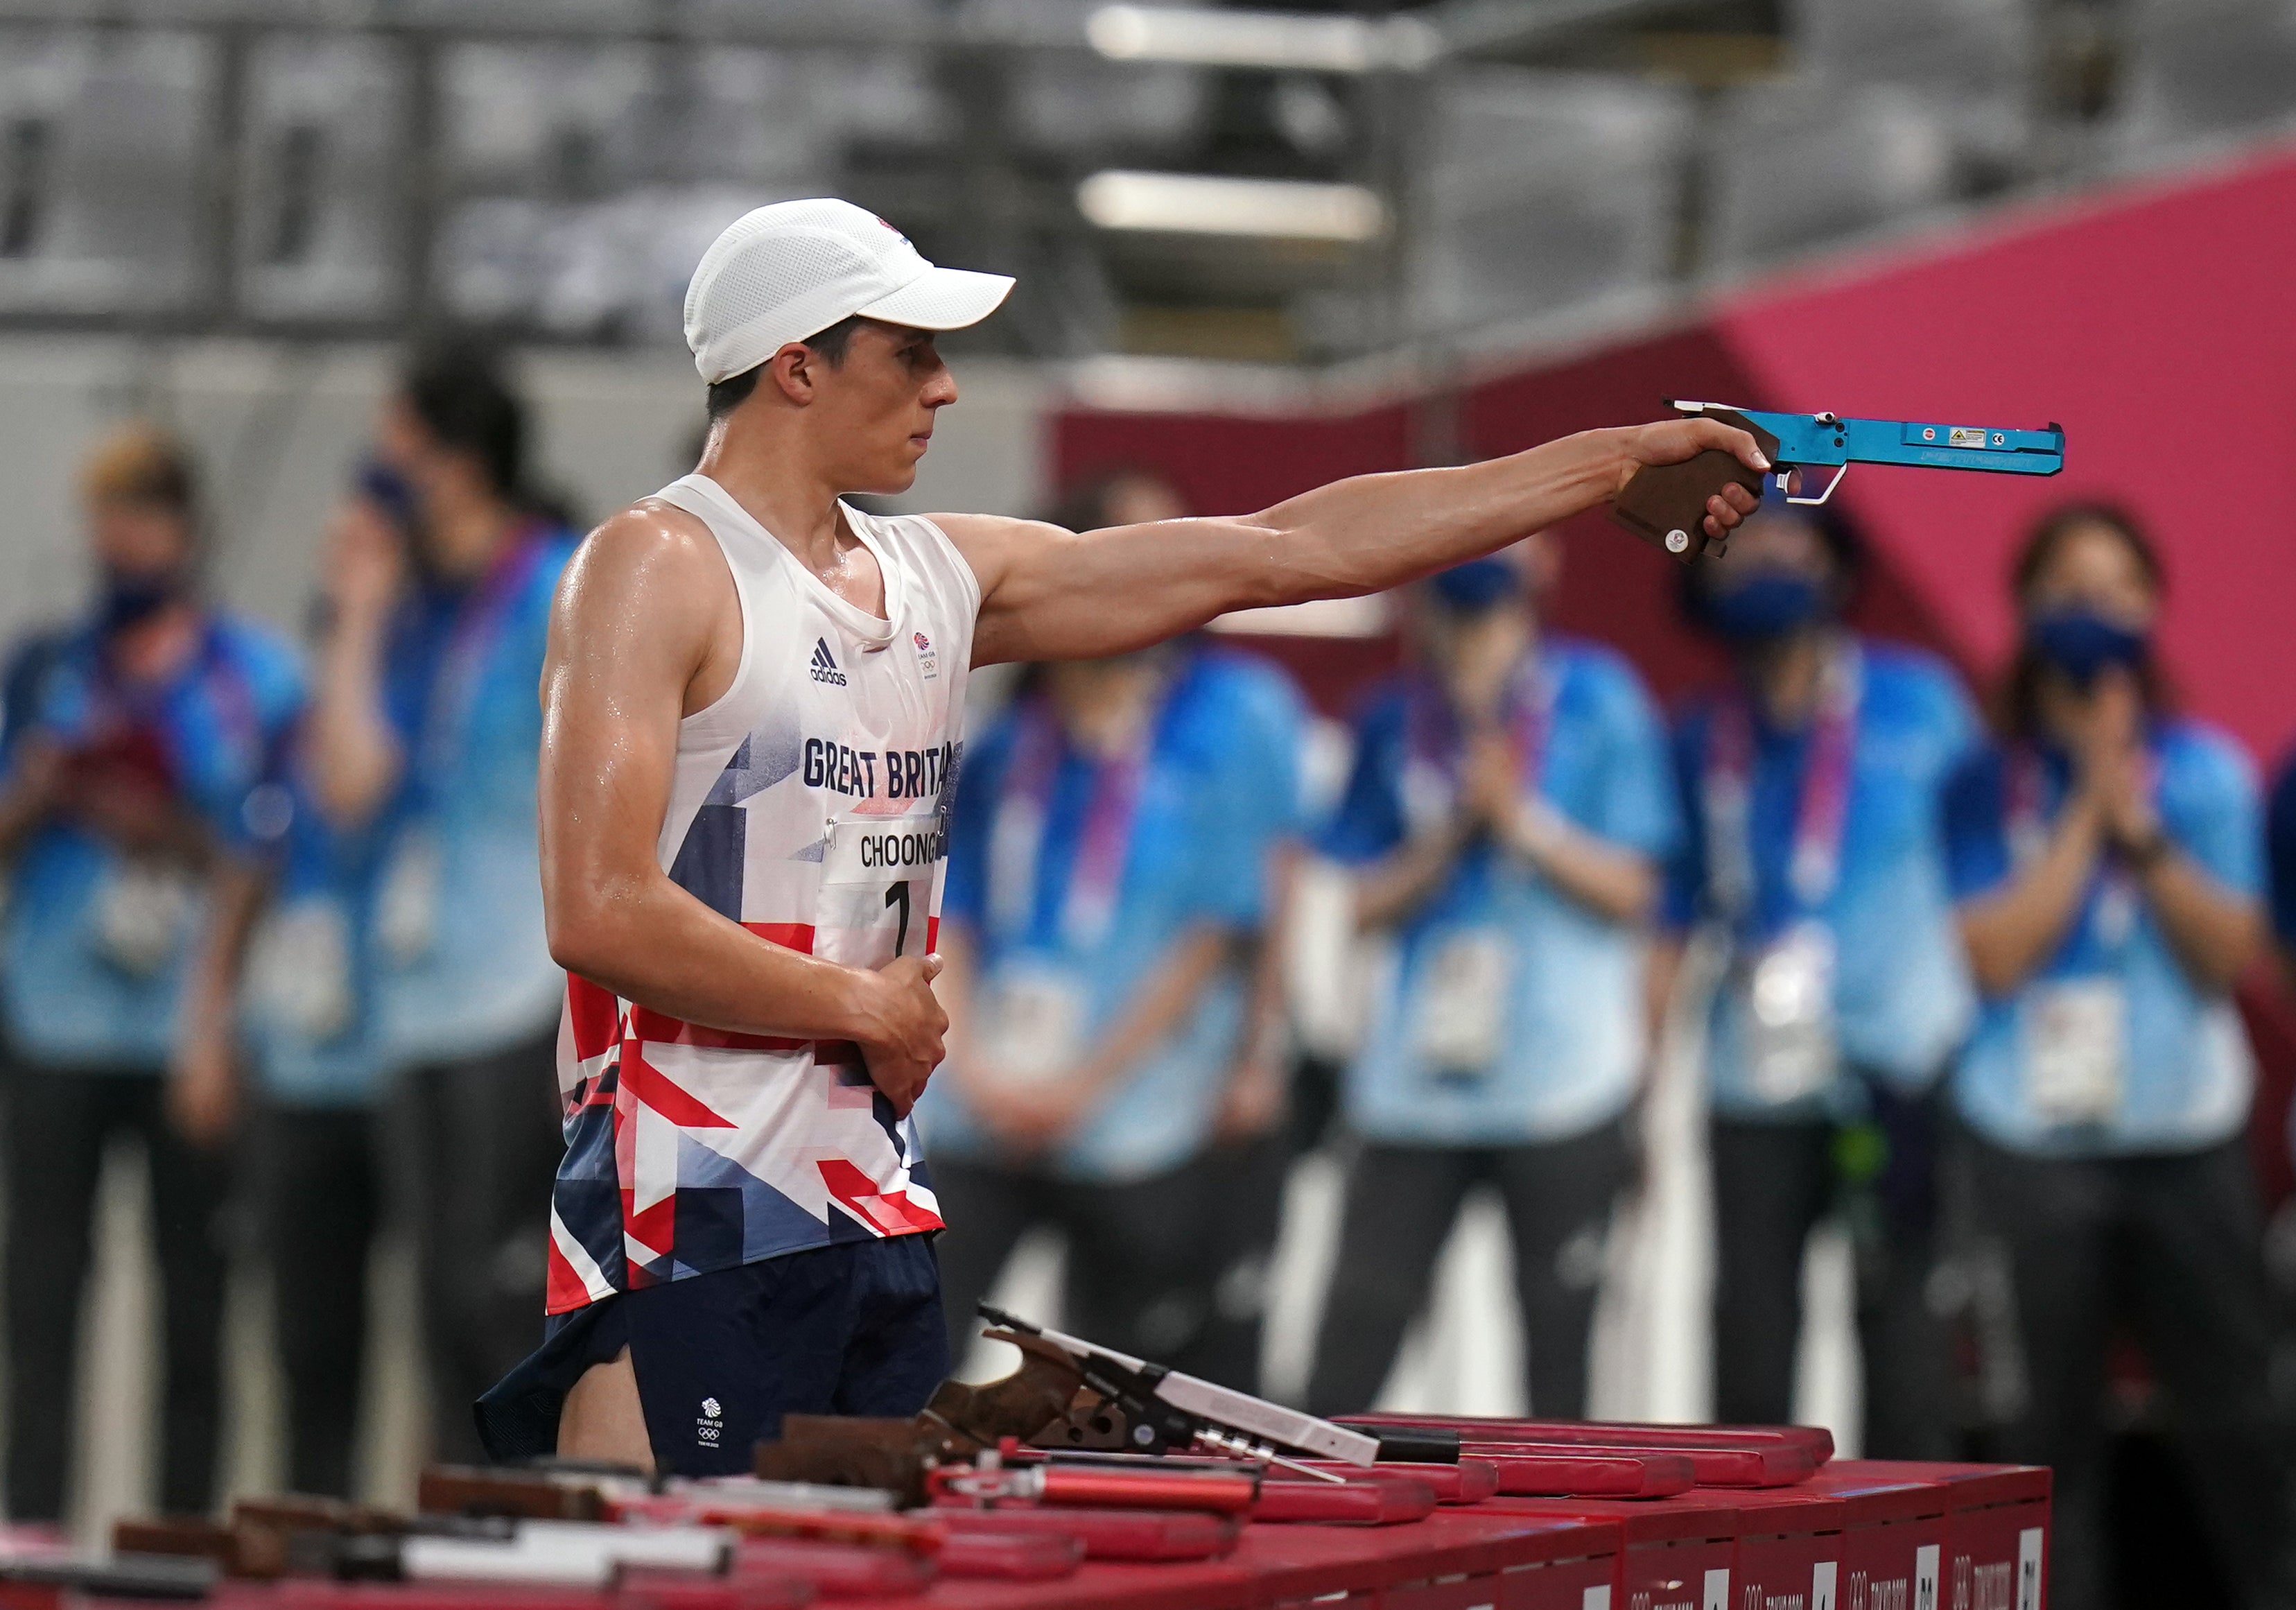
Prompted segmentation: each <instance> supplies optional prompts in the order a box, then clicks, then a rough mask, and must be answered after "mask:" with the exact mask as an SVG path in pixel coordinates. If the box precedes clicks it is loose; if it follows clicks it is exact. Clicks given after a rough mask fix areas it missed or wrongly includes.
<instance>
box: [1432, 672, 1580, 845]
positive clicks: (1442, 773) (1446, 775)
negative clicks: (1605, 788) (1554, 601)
mask: <svg viewBox="0 0 2296 1610" xmlns="http://www.w3.org/2000/svg"><path fill="white" fill-rule="evenodd" d="M1554 681H1555V678H1554V676H1553V675H1552V674H1551V673H1550V671H1549V670H1548V668H1547V667H1546V666H1544V665H1542V664H1541V663H1540V662H1539V658H1538V655H1537V654H1535V653H1532V654H1526V655H1524V656H1523V658H1522V660H1521V662H1520V663H1519V664H1518V665H1517V666H1516V667H1515V669H1514V670H1513V673H1512V674H1511V675H1510V676H1509V677H1508V678H1507V686H1506V690H1505V694H1502V695H1501V699H1500V704H1499V720H1500V725H1501V726H1502V727H1504V728H1505V731H1506V733H1507V735H1508V737H1509V739H1510V740H1511V741H1512V743H1513V747H1514V752H1515V769H1516V774H1517V775H1518V776H1521V779H1522V789H1523V793H1524V795H1525V796H1526V797H1529V796H1534V795H1536V794H1537V793H1538V790H1539V785H1540V784H1541V782H1542V781H1543V780H1544V776H1545V772H1546V752H1547V747H1548V744H1549V743H1550V742H1551V740H1552V738H1553V735H1554ZM1404 733H1405V746H1406V751H1407V755H1408V759H1407V760H1406V766H1407V768H1408V769H1409V771H1410V772H1411V773H1412V774H1415V777H1416V778H1419V779H1424V780H1425V781H1424V783H1423V784H1422V786H1431V788H1432V790H1433V791H1434V792H1435V793H1436V794H1437V796H1438V798H1439V801H1440V804H1441V809H1443V811H1444V812H1445V813H1448V811H1449V810H1450V809H1451V806H1452V803H1453V801H1456V799H1457V797H1458V792H1459V768H1460V766H1461V765H1462V764H1463V763H1464V760H1465V759H1466V747H1467V746H1466V734H1465V731H1464V728H1463V727H1461V726H1460V724H1459V718H1458V715H1457V713H1456V711H1453V710H1452V708H1451V702H1450V701H1449V700H1448V699H1447V698H1445V697H1444V695H1443V690H1442V687H1441V686H1440V685H1439V683H1437V682H1436V680H1435V679H1434V678H1431V677H1419V678H1414V680H1413V684H1412V686H1411V691H1410V693H1409V694H1408V696H1407V699H1406V703H1405V706H1404ZM1412 792H1413V790H1412V785H1411V784H1410V783H1406V799H1408V797H1409V795H1410V793H1412Z"/></svg>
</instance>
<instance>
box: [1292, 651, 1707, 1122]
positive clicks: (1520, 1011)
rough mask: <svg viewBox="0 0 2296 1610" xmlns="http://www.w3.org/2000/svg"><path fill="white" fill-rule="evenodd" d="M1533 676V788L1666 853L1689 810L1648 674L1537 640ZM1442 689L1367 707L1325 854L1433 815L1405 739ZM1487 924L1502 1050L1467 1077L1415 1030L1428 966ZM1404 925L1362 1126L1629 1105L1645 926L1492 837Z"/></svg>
mask: <svg viewBox="0 0 2296 1610" xmlns="http://www.w3.org/2000/svg"><path fill="white" fill-rule="evenodd" d="M1538 677H1539V678H1540V680H1541V682H1542V683H1543V685H1544V686H1545V687H1546V689H1547V690H1549V694H1548V696H1549V697H1550V698H1551V701H1552V702H1551V711H1552V713H1551V716H1550V717H1549V718H1548V719H1547V721H1546V733H1547V736H1546V743H1545V745H1544V751H1545V752H1544V755H1543V756H1542V757H1541V758H1540V759H1539V760H1538V797H1539V798H1540V799H1541V800H1543V801H1545V802H1546V805H1547V807H1548V808H1550V809H1553V810H1554V812H1556V813H1557V814H1558V815H1560V816H1561V817H1563V818H1564V819H1565V820H1567V821H1569V822H1570V823H1571V824H1572V825H1573V826H1577V827H1579V828H1580V829H1582V830H1583V831H1585V832H1587V833H1588V834H1592V835H1594V836H1595V837H1596V838H1599V839H1602V840H1603V841H1605V842H1608V843H1610V844H1612V845H1614V846H1617V847H1619V848H1621V849H1625V850H1633V851H1635V852H1636V853H1638V854H1641V855H1644V856H1647V857H1650V858H1652V859H1659V858H1663V857H1665V856H1666V855H1667V854H1668V853H1669V851H1670V850H1672V849H1673V847H1674V843H1675V840H1676V838H1677V835H1678V834H1679V831H1680V824H1679V817H1678V815H1677V810H1676V807H1675V800H1674V788H1673V782H1672V779H1671V777H1670V776H1669V772H1668V768H1667V754H1666V735H1665V730H1664V728H1663V727H1661V724H1660V721H1659V719H1658V715H1657V712H1656V711H1655V710H1654V709H1653V708H1652V704H1651V701H1650V697H1649V694H1647V693H1645V692H1644V688H1643V685H1642V683H1641V681H1640V679H1639V678H1636V675H1635V673H1634V672H1633V671H1632V670H1631V669H1628V666H1627V664H1626V662H1625V661H1622V660H1620V658H1619V657H1618V656H1617V655H1616V654H1614V653H1611V652H1610V651H1609V650H1607V649H1603V648H1598V647H1595V646H1594V645H1589V644H1582V643H1573V642H1568V641H1553V642H1550V643H1548V644H1547V645H1546V646H1545V647H1544V648H1543V649H1542V651H1541V652H1540V653H1539V657H1538ZM1436 697H1437V695H1436V694H1435V693H1434V691H1433V689H1432V687H1431V686H1429V685H1428V684H1426V683H1424V682H1423V681H1420V680H1418V679H1416V678H1413V679H1407V680H1406V681H1404V682H1402V683H1401V684H1399V685H1398V686H1393V687H1390V689H1388V690H1386V691H1385V692H1384V693H1383V694H1382V695H1381V696H1379V697H1377V698H1376V699H1375V700H1374V702H1372V703H1371V704H1370V705H1369V706H1368V707H1367V708H1366V709H1365V713H1364V715H1363V717H1362V719H1361V720H1360V721H1359V722H1358V724H1357V750H1356V763H1355V772H1354V776H1353V777H1352V778H1351V779H1350V781H1349V785H1348V792H1347V794H1346V797H1345V798H1344V800H1343V801H1342V802H1341V807H1340V810H1339V812H1338V815H1337V817H1335V819H1334V820H1333V823H1332V825H1331V826H1330V827H1329V828H1328V829H1327V830H1326V832H1325V833H1324V837H1323V844H1322V847H1323V849H1324V852H1325V853H1326V854H1328V855H1331V856H1332V857H1333V858H1335V859H1338V860H1340V861H1342V862H1346V863H1356V864H1360V863H1367V862H1371V861H1374V860H1376V859H1378V858H1381V857H1382V856H1385V855H1386V854H1388V853H1389V852H1390V851H1391V850H1394V849H1395V848H1396V847H1398V845H1400V844H1402V843H1403V842H1405V841H1406V838H1407V837H1409V836H1411V835H1412V834H1413V832H1414V830H1415V829H1417V830H1423V829H1424V828H1425V827H1426V826H1429V824H1428V823H1425V822H1422V821H1419V820H1417V819H1416V818H1417V817H1419V816H1420V815H1421V814H1422V813H1423V812H1424V811H1426V810H1428V809H1430V808H1429V807H1428V806H1427V805H1425V804H1421V803H1416V802H1415V799H1414V795H1415V792H1421V793H1423V791H1424V789H1425V788H1426V787H1427V786H1428V784H1424V783H1423V784H1421V785H1420V788H1418V789H1415V777H1423V776H1424V775H1425V771H1426V768H1428V767H1429V766H1430V765H1431V759H1430V757H1427V756H1417V757H1415V755H1414V753H1413V748H1414V744H1413V739H1412V729H1413V727H1414V717H1413V711H1414V707H1415V704H1416V705H1417V707H1418V708H1419V709H1420V710H1421V711H1425V710H1426V709H1427V708H1428V705H1429V702H1431V701H1432V700H1434V699H1435V698H1436ZM1420 725H1421V726H1422V727H1424V726H1426V725H1427V723H1426V722H1425V721H1422V722H1421V723H1420ZM1436 809H1447V803H1446V804H1445V805H1442V806H1439V807H1437V808H1436ZM1478 931H1480V932H1483V933H1487V934H1488V935H1489V936H1491V937H1492V939H1494V940H1495V941H1497V943H1498V944H1499V945H1500V947H1501V954H1503V955H1504V957H1505V965H1506V973H1505V976H1506V980H1507V982H1506V985H1505V1001H1504V1003H1503V1006H1502V1009H1501V1014H1500V1017H1499V1020H1498V1022H1499V1034H1498V1039H1497V1045H1498V1047H1499V1050H1498V1056H1497V1060H1496V1061H1495V1062H1494V1064H1492V1065H1491V1066H1490V1067H1489V1068H1488V1069H1487V1070H1483V1071H1480V1072H1473V1073H1471V1074H1464V1075H1463V1074H1461V1073H1459V1072H1455V1071H1446V1070H1442V1069H1438V1068H1434V1067H1431V1066H1430V1065H1428V1061H1427V1058H1426V1056H1424V1055H1423V1052H1422V1050H1421V1048H1420V1046H1419V1042H1418V1039H1417V1036H1416V1029H1417V1025H1418V1018H1419V1012H1420V1011H1421V1009H1422V1008H1423V1005H1424V1003H1425V1001H1426V999H1427V998H1428V996H1429V993H1430V990H1431V983H1430V980H1429V976H1428V975H1429V973H1430V970H1431V969H1434V968H1439V967H1441V966H1442V965H1444V958H1445V957H1446V955H1447V947H1448V946H1450V945H1451V944H1452V943H1453V942H1454V941H1456V940H1457V939H1458V938H1459V937H1460V936H1461V935H1463V934H1471V933H1474V932H1478ZM1395 939H1396V944H1395V957H1394V965H1393V966H1392V968H1391V970H1390V972H1389V974H1388V976H1387V977H1386V978H1385V979H1384V980H1383V987H1382V989H1381V990H1380V992H1379V994H1378V997H1377V998H1376V999H1375V1001H1374V1004H1373V1007H1372V1013H1371V1018H1370V1022H1369V1024H1368V1026H1367V1029H1366V1031H1365V1039H1364V1043H1363V1046H1362V1048H1361V1050H1360V1051H1359V1052H1358V1053H1357V1056H1356V1058H1355V1060H1354V1062H1353V1063H1352V1064H1350V1065H1349V1069H1348V1073H1347V1080H1346V1086H1345V1096H1346V1103H1347V1114H1348V1119H1349V1123H1350V1124H1351V1125H1352V1127H1353V1128H1354V1129H1356V1130H1357V1132H1358V1133H1360V1134H1363V1135H1365V1136H1366V1137H1368V1138H1372V1139H1374V1140H1382V1141H1395V1142H1408V1143H1416V1144H1422V1145H1430V1144H1431V1145H1448V1146H1487V1145H1495V1144H1506V1143H1519V1142H1529V1141H1538V1140H1547V1139H1558V1138H1565V1137H1569V1136H1573V1135H1579V1134H1583V1133H1585V1132H1586V1131H1587V1130H1588V1129H1593V1128H1595V1126H1597V1125H1599V1124H1603V1123H1606V1122H1608V1121H1611V1119H1613V1118H1616V1117H1617V1116H1618V1115H1619V1114H1620V1113H1621V1112H1623V1111H1624V1110H1625V1108H1626V1106H1627V1104H1628V1102H1629V1101H1630V1100H1631V1099H1632V1098H1633V1095H1634V1088H1635V1080H1636V1074H1637V1072H1638V1071H1639V1069H1640V1066H1641V1063H1642V1058H1643V1038H1644V1036H1643V1027H1642V1015H1643V997H1642V980H1643V960H1644V948H1645V946H1644V940H1645V936H1644V934H1643V933H1642V932H1639V931H1638V930H1637V929H1636V928H1634V927H1631V926H1628V925H1625V924H1619V923H1615V922H1612V921H1611V920H1610V919H1608V918H1607V917H1604V916H1600V915H1598V914H1597V913H1595V912H1593V911H1590V910H1588V909H1587V908H1586V907H1584V906H1582V905H1580V904H1579V903H1578V902H1577V901H1575V900H1573V899H1570V898H1569V897H1568V896H1566V895H1564V894H1562V892H1560V891H1557V890H1556V889H1555V888H1554V885H1553V884H1552V883H1549V882H1548V881H1547V880H1546V878H1545V877H1543V876H1541V875H1539V874H1538V872H1536V871H1534V870H1533V869H1532V868H1531V867H1529V864H1528V863H1526V862H1525V861H1524V860H1523V859H1522V858H1521V857H1520V856H1518V855H1516V854H1514V853H1513V852H1510V851H1506V850H1501V849H1499V848H1497V846H1495V845H1493V844H1492V843H1491V842H1488V841H1483V842H1478V843H1475V844H1473V845H1471V846H1470V847H1469V848H1468V849H1467V850H1464V852H1463V853H1462V854H1461V855H1460V856H1459V858H1457V859H1456V861H1454V862H1453V863H1452V865H1451V867H1450V869H1449V871H1448V872H1447V875H1445V877H1444V879H1443V882H1442V883H1440V885H1439V886H1438V888H1437V889H1436V890H1435V891H1434V892H1433V893H1432V894H1431V895H1430V896H1429V897H1428V899H1426V900H1425V902H1424V903H1423V904H1422V905H1421V906H1420V907H1419V908H1417V909H1416V910H1415V911H1414V912H1413V913H1412V914H1411V915H1410V916H1408V917H1407V918H1406V919H1405V921H1404V923H1403V924H1402V926H1401V927H1400V929H1399V930H1398V932H1397V933H1396V936H1395Z"/></svg>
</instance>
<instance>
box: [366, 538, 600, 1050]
mask: <svg viewBox="0 0 2296 1610" xmlns="http://www.w3.org/2000/svg"><path fill="white" fill-rule="evenodd" d="M577 540H578V539H577V538H575V537H574V535H573V534H572V533H571V532H569V531H564V530H552V529H549V528H545V527H541V526H536V527H534V528H532V529H530V530H529V531H527V532H526V533H525V534H524V535H523V536H522V537H521V538H520V539H519V540H518V542H517V543H516V544H515V545H514V546H512V548H511V549H510V550H508V551H507V552H506V554H505V557H504V560H503V561H502V562H501V563H500V565H499V566H498V568H497V570H496V572H494V574H492V575H490V576H489V577H488V579H486V580H483V581H481V582H480V583H479V584H477V585H476V586H474V587H470V588H468V589H466V590H463V591H458V592H451V593H450V592H442V591H425V592H422V593H420V594H418V595H417V596H414V597H413V598H411V599H410V600H408V602H407V603H406V604H404V605H403V606H402V607H401V609H400V611H399V613H398V618H397V619H396V620H395V621H394V622H393V626H392V629H391V633H390V637H389V646H388V648H387V651H386V653H387V663H386V667H385V703H386V708H387V712H388V714H389V719H390V721H391V724H392V727H393V728H394V729H395V730H396V732H397V733H398V738H399V741H400V743H401V744H402V745H403V746H404V751H405V753H406V780H405V782H404V784H403V785H402V790H401V798H400V799H399V800H398V801H397V802H396V803H395V805H394V807H393V809H392V821H393V827H392V831H391V834H390V841H389V844H388V845H387V846H386V847H385V850H384V852H383V855H384V860H383V866H382V871H381V891H382V892H381V896H380V899H381V910H380V912H379V916H378V922H379V924H380V927H381V940H382V943H381V947H380V957H381V963H380V965H381V972H382V979H381V997H380V999H381V1014H382V1022H383V1031H384V1033H385V1035H386V1037H387V1038H388V1039H389V1044H390V1047H391V1051H392V1054H393V1055H394V1056H396V1057H398V1058H399V1059H401V1060H403V1061H406V1062H408V1063H417V1062H424V1061H431V1060H446V1059H459V1058H463V1057H470V1056H484V1055H486V1054H488V1052H492V1051H497V1050H501V1049H504V1047H509V1046H512V1045H514V1044H516V1043H518V1042H519V1041H521V1040H523V1039H529V1038H531V1037H533V1036H535V1035H537V1034H539V1033H542V1032H544V1031H546V1030H547V1029H548V1027H549V1025H550V1023H551V1022H552V1020H553V1018H554V1017H555V1016H556V1014H557V1012H558V1008H559V1003H560V1000H561V998H562V995H563V992H564V989H565V974H564V973H563V972H562V970H561V969H560V968H559V967H558V965H557V964H555V963H554V962H553V961H552V960H551V958H550V948H549V944H548V941H547V939H546V938H545V931H544V925H543V916H542V883H541V875H540V871H539V868H540V867H541V859H542V857H541V847H540V843H539V841H538V839H537V829H536V823H535V811H536V806H535V794H536V779H537V767H538V764H539V757H540V753H541V748H542V709H541V702H540V698H539V694H538V691H537V690H538V688H539V686H540V683H541V679H542V659H543V652H544V648H545V640H546V638H547V636H548V632H549V626H550V604H551V599H552V597H553V595H554V594H555V593H556V591H557V587H558V577H559V573H560V572H561V571H562V570H564V569H565V566H566V562H567V560H568V559H569V558H570V557H571V556H572V554H573V551H574V548H575V546H576V542H577ZM426 902H427V903H428V906H429V910H428V912H427V913H426V914H425V915H426V916H427V920H423V921H414V922H412V923H406V922H395V921H394V914H395V913H396V914H403V913H404V912H405V911H406V910H407V909H409V908H416V909H419V908H421V907H422V905H423V904H425V903H426Z"/></svg>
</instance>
